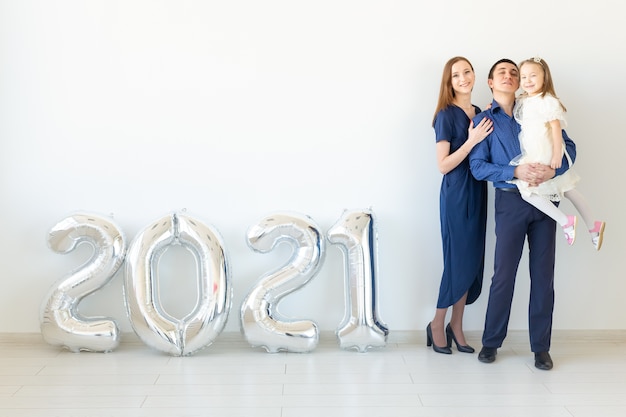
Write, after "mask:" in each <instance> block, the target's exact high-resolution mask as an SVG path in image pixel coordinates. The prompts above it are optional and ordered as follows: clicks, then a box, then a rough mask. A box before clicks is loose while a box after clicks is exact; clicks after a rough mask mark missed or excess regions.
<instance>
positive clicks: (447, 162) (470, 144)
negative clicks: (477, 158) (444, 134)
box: [437, 117, 493, 175]
mask: <svg viewBox="0 0 626 417" xmlns="http://www.w3.org/2000/svg"><path fill="white" fill-rule="evenodd" d="M492 129H493V122H492V121H491V120H489V119H488V118H486V117H485V118H484V119H483V120H481V121H480V123H479V124H478V126H476V127H474V122H473V121H470V126H469V129H468V130H467V140H466V141H465V143H464V144H463V145H462V146H461V147H460V148H459V149H457V150H456V151H454V152H452V153H450V142H448V141H446V140H440V141H439V142H437V167H438V168H439V172H441V173H442V174H444V175H445V174H447V173H448V172H450V171H452V170H453V169H454V168H456V167H457V166H459V164H460V163H461V162H463V160H464V159H465V158H467V156H468V155H469V153H470V152H471V150H472V149H473V148H474V146H476V145H477V144H478V143H480V142H482V140H483V139H485V138H486V137H487V135H489V133H491V131H492Z"/></svg>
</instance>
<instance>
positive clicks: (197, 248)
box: [124, 212, 232, 356]
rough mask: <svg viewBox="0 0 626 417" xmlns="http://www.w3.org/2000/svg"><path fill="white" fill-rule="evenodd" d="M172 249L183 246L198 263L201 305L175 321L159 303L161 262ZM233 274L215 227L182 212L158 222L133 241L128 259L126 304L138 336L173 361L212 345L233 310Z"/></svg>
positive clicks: (198, 285) (199, 300) (198, 289)
mask: <svg viewBox="0 0 626 417" xmlns="http://www.w3.org/2000/svg"><path fill="white" fill-rule="evenodd" d="M171 245H183V246H184V247H185V248H186V249H187V250H189V251H190V252H191V253H192V254H193V256H194V258H195V260H196V267H197V277H196V278H197V294H198V297H197V302H196V305H195V306H194V307H193V309H192V311H191V312H190V313H189V314H188V315H186V316H185V317H183V318H176V317H172V316H170V315H169V314H168V313H167V312H165V311H164V309H163V307H162V305H161V302H160V293H159V285H158V265H159V259H160V257H161V256H162V255H163V253H164V252H165V251H166V250H167V249H168V247H170V246H171ZM229 274H230V268H229V265H228V259H227V256H226V253H225V251H224V245H223V243H222V238H221V236H219V234H218V233H217V231H215V230H214V229H213V228H212V227H210V226H208V225H205V224H203V223H202V222H200V221H198V220H196V219H194V218H192V217H190V216H188V215H186V214H184V213H177V212H176V213H172V214H170V215H167V216H164V217H162V218H160V219H158V220H156V221H154V222H153V223H152V224H150V225H148V226H147V227H146V228H144V229H143V231H141V232H140V233H139V234H138V235H137V236H136V237H135V239H133V241H132V243H131V245H130V247H129V249H128V255H127V259H126V277H125V283H124V293H125V302H126V310H127V313H128V317H129V319H130V322H131V324H132V326H133V329H134V330H135V333H137V335H138V336H139V338H140V339H141V340H142V341H143V342H144V343H146V344H147V345H148V346H151V347H153V348H155V349H157V350H160V351H162V352H166V353H168V354H170V355H172V356H186V355H191V354H193V353H194V352H196V351H198V350H200V349H203V348H205V347H206V346H208V345H210V344H211V343H213V341H214V340H215V339H216V338H217V336H218V335H219V334H220V332H221V331H222V330H223V328H224V326H225V324H226V320H227V318H228V313H229V311H230V307H231V300H232V288H231V285H230V277H229Z"/></svg>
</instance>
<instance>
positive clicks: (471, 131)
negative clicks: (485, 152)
mask: <svg viewBox="0 0 626 417" xmlns="http://www.w3.org/2000/svg"><path fill="white" fill-rule="evenodd" d="M492 131H493V122H492V121H491V119H488V118H486V117H484V118H483V120H481V121H480V123H478V125H476V127H474V121H470V125H469V128H468V129H467V142H469V144H470V145H471V146H472V148H473V147H474V146H476V145H477V144H479V143H480V142H482V141H483V139H485V138H486V137H487V136H489V134H490V133H491V132H492Z"/></svg>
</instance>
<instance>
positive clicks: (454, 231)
mask: <svg viewBox="0 0 626 417" xmlns="http://www.w3.org/2000/svg"><path fill="white" fill-rule="evenodd" d="M474 108H475V110H476V114H478V113H480V109H479V108H478V107H476V106H474ZM469 123H470V119H469V118H468V117H467V115H466V114H465V112H464V111H463V110H462V109H461V108H460V107H457V106H454V105H452V106H449V107H447V108H445V109H443V110H441V111H440V112H439V113H438V114H437V117H436V118H435V125H434V128H435V139H436V141H437V142H439V141H441V140H445V141H448V142H450V153H453V152H454V151H456V150H457V149H459V148H460V147H461V146H462V145H463V144H464V143H465V141H466V140H467V129H468V128H469ZM439 214H440V221H441V241H442V245H443V276H442V277H441V285H440V287H439V299H438V301H437V308H447V307H450V306H451V305H453V304H454V303H456V302H457V301H459V300H460V299H461V297H462V296H463V294H465V293H466V292H467V301H466V304H471V303H473V302H474V301H476V299H478V296H479V295H480V292H481V290H482V283H483V270H484V267H485V232H486V227H487V183H486V182H485V181H478V180H476V179H475V178H474V176H473V175H472V173H471V172H470V167H469V158H465V159H464V160H463V162H461V163H460V164H459V165H458V166H457V167H456V168H454V169H453V170H452V171H450V172H448V173H447V174H445V175H444V176H443V179H442V181H441V191H440V194H439Z"/></svg>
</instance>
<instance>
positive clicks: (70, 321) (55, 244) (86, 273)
mask: <svg viewBox="0 0 626 417" xmlns="http://www.w3.org/2000/svg"><path fill="white" fill-rule="evenodd" d="M81 243H88V244H90V245H92V247H93V255H92V257H91V258H90V259H89V260H88V261H87V262H86V263H85V264H83V265H82V266H80V267H79V268H77V269H75V270H74V271H72V272H71V273H70V274H69V275H67V276H66V277H64V278H62V279H60V280H59V281H57V282H56V283H55V284H54V285H53V286H52V288H51V289H50V291H49V293H48V295H47V297H46V298H45V302H44V304H43V305H42V307H41V312H40V323H41V333H42V335H43V337H44V339H45V341H46V342H48V343H49V344H51V345H56V346H65V347H67V348H68V349H69V350H71V351H72V352H79V351H92V352H109V351H112V350H114V349H115V348H116V347H117V346H118V344H119V338H120V331H119V328H118V326H117V323H116V322H115V321H114V320H112V319H110V318H106V317H93V318H85V317H81V316H80V315H79V314H78V312H77V306H78V304H79V303H80V301H81V300H82V299H83V298H84V297H86V296H87V295H89V294H91V293H93V292H95V291H96V290H98V289H100V288H102V287H103V286H104V285H106V284H107V283H109V282H110V280H111V279H112V278H113V276H114V275H115V273H116V272H117V271H118V269H119V268H120V266H121V265H122V263H123V262H124V255H125V252H126V241H125V238H124V235H123V233H122V231H121V230H120V228H119V227H118V226H117V225H115V224H114V223H113V221H112V220H110V219H107V218H104V217H102V216H99V215H96V214H89V213H76V214H73V215H70V216H68V217H66V218H65V219H63V220H61V221H60V222H59V223H57V224H56V225H55V226H54V227H53V228H52V229H51V230H50V232H49V234H48V245H49V247H50V248H51V249H52V250H53V251H55V252H58V253H63V254H66V253H70V252H72V251H73V250H74V249H76V247H77V246H78V245H80V244H81Z"/></svg>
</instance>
